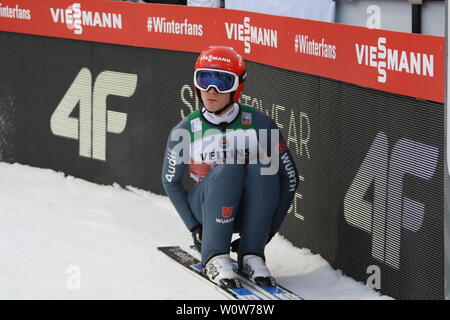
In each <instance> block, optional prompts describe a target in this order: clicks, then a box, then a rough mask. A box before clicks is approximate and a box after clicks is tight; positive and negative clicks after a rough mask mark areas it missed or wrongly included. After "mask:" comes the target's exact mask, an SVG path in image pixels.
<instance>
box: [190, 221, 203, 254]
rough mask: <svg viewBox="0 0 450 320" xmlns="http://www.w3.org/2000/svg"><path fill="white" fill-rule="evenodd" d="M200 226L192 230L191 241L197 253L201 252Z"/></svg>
mask: <svg viewBox="0 0 450 320" xmlns="http://www.w3.org/2000/svg"><path fill="white" fill-rule="evenodd" d="M202 230H203V228H202V226H201V225H200V224H199V225H198V226H195V227H194V228H192V230H191V233H192V239H193V240H194V246H195V248H196V249H197V250H198V252H201V250H202Z"/></svg>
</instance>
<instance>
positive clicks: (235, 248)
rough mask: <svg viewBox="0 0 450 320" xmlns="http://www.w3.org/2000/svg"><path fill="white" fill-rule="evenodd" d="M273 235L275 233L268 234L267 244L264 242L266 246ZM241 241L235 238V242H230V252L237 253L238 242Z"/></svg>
mask: <svg viewBox="0 0 450 320" xmlns="http://www.w3.org/2000/svg"><path fill="white" fill-rule="evenodd" d="M274 235H275V232H271V233H269V238H268V239H267V242H266V244H267V243H269V242H270V240H272V238H273V236H274ZM240 240H241V238H237V239H236V240H234V241H232V242H231V243H230V247H231V251H232V252H236V253H237V252H238V250H239V241H240Z"/></svg>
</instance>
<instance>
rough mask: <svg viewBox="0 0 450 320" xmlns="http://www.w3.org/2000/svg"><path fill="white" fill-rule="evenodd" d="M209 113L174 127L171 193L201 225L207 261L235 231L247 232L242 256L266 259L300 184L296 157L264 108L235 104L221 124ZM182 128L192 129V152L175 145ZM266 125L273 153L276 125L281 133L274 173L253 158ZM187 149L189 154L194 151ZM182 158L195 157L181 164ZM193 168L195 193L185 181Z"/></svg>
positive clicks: (167, 172) (168, 168) (166, 175)
mask: <svg viewBox="0 0 450 320" xmlns="http://www.w3.org/2000/svg"><path fill="white" fill-rule="evenodd" d="M203 111H204V109H203ZM206 115H208V113H207V112H206V113H203V112H202V111H201V110H197V111H194V112H193V113H191V114H190V115H189V116H188V117H186V118H184V119H183V120H182V121H180V123H178V125H177V126H175V127H174V128H173V129H172V131H171V134H170V136H169V139H168V142H167V149H166V157H165V159H164V164H163V169H162V182H163V185H164V188H165V190H166V193H167V195H168V196H169V198H170V200H171V201H172V203H173V205H174V206H175V208H176V210H177V212H178V213H179V215H180V217H181V218H182V220H183V222H184V223H185V225H186V227H187V228H188V229H189V230H191V231H192V229H194V228H195V227H196V226H198V225H202V227H203V232H202V246H201V260H202V263H203V264H206V262H207V261H208V260H209V259H211V258H212V257H214V256H216V255H219V254H224V253H229V251H230V242H231V238H232V235H233V233H236V232H239V233H240V237H241V239H240V243H239V250H238V257H239V259H241V258H242V257H243V256H244V255H246V254H255V255H259V256H261V257H263V258H264V248H265V245H266V243H267V240H268V238H269V234H275V233H276V232H277V231H278V230H279V228H280V226H281V224H282V222H283V219H284V217H285V216H286V213H287V211H288V209H289V206H290V204H291V201H292V199H293V197H294V193H295V190H296V189H297V186H298V173H297V169H296V167H295V163H294V160H293V158H292V156H291V154H290V152H289V150H288V148H287V147H286V144H285V142H284V140H283V138H282V136H281V132H280V130H279V129H278V127H277V125H276V124H275V122H274V121H273V119H271V118H270V117H269V116H267V115H266V114H264V113H263V112H261V111H259V110H258V109H255V108H253V107H250V106H247V105H243V104H237V103H236V104H235V105H234V106H233V107H232V108H231V110H229V111H227V113H226V115H225V117H224V119H227V120H228V122H223V123H220V124H216V123H214V122H212V120H211V119H209V120H208V117H206ZM177 129H181V131H182V132H188V135H189V139H190V141H189V151H185V149H183V150H184V151H183V150H182V151H181V152H180V151H178V152H175V151H174V148H175V146H176V145H177V144H178V143H179V142H180V141H178V140H176V141H172V139H171V137H172V134H173V133H175V132H176V130H177ZM260 129H266V130H267V131H266V132H267V134H266V135H265V137H264V139H266V140H267V143H266V144H265V145H266V146H267V148H266V150H265V151H266V154H267V155H268V156H269V157H270V156H271V148H270V146H271V134H270V133H271V131H270V129H276V131H278V132H279V141H277V142H276V146H277V149H276V151H275V152H276V153H277V155H274V156H277V157H278V161H279V166H278V170H277V171H275V174H268V175H267V174H261V169H262V168H264V167H265V168H267V167H269V166H270V164H267V162H265V163H264V162H263V161H259V160H260V159H252V157H253V158H254V155H255V154H258V153H257V150H258V146H259V147H260V146H261V141H260V134H261V132H263V131H264V130H260ZM178 132H180V131H178ZM242 135H244V136H245V139H242ZM239 136H240V138H241V139H240V140H239ZM236 141H245V143H244V144H243V143H239V142H236ZM184 152H189V157H186V154H184ZM181 158H183V159H189V161H184V162H182V161H181ZM251 160H253V161H251ZM186 162H187V163H186ZM187 168H189V171H190V175H191V177H192V178H193V179H194V180H195V181H196V182H197V184H196V185H195V187H194V188H193V190H192V191H191V192H187V191H186V190H185V189H184V188H183V185H182V178H183V174H184V173H185V171H186V169H187Z"/></svg>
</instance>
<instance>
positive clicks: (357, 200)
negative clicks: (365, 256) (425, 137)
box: [344, 132, 439, 269]
mask: <svg viewBox="0 0 450 320" xmlns="http://www.w3.org/2000/svg"><path fill="white" fill-rule="evenodd" d="M438 154H439V149H438V148H436V147H433V146H430V145H427V144H423V143H420V142H416V141H412V140H408V139H400V140H398V141H397V142H396V143H395V145H394V147H393V149H392V152H391V153H390V154H389V143H388V138H387V136H386V134H385V133H383V132H379V133H378V134H377V136H376V137H375V140H374V141H373V143H372V145H371V147H370V149H369V152H368V153H367V155H366V157H365V158H364V161H363V163H362V165H361V167H360V168H359V170H358V172H357V174H356V177H355V178H354V179H353V182H352V184H351V185H350V188H349V189H348V191H347V194H346V195H345V200H344V215H345V220H346V221H347V222H348V223H349V224H351V225H353V226H355V227H357V228H359V229H362V230H364V231H366V232H368V233H371V234H372V257H373V258H375V259H377V260H379V261H381V262H384V263H386V264H388V265H389V266H391V267H394V268H397V269H399V268H400V245H401V233H402V229H407V230H410V231H413V232H417V231H418V230H419V229H420V228H421V227H422V223H423V218H424V215H425V204H424V203H422V202H419V201H417V200H414V199H411V198H409V197H407V196H405V194H404V184H403V182H404V178H405V176H407V175H409V176H413V177H414V178H416V179H417V178H419V179H421V180H422V181H423V182H425V180H429V179H431V178H432V177H433V175H434V174H435V171H436V166H437V161H438ZM372 186H373V200H370V201H369V200H367V198H365V195H366V193H367V191H368V190H369V189H370V188H371V187H372Z"/></svg>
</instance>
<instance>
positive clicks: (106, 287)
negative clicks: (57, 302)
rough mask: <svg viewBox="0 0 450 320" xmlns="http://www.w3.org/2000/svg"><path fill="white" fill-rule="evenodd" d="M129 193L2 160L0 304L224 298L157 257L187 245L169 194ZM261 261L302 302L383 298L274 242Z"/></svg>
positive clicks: (303, 252) (313, 257)
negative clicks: (16, 301)
mask: <svg viewBox="0 0 450 320" xmlns="http://www.w3.org/2000/svg"><path fill="white" fill-rule="evenodd" d="M127 189H128V190H125V189H123V188H120V187H119V186H100V185H97V184H94V183H90V182H87V181H84V180H81V179H78V178H73V177H65V176H64V175H63V174H62V173H56V172H54V171H52V170H49V169H38V168H33V167H29V166H24V165H19V164H6V163H0V299H223V298H224V297H223V296H222V295H221V294H220V293H218V292H217V291H216V290H214V289H212V288H211V287H209V286H208V285H206V284H203V283H201V282H200V281H198V280H196V279H195V278H193V277H192V276H191V275H189V274H188V273H187V272H185V271H183V270H182V269H181V268H179V267H178V266H176V265H175V264H173V263H171V262H170V261H169V260H168V259H167V258H166V257H165V256H163V255H162V254H161V253H160V252H158V251H157V250H156V247H157V246H163V245H177V244H178V245H180V244H181V245H183V244H185V246H186V247H187V246H188V245H189V244H191V238H190V234H189V232H188V231H187V230H186V229H185V227H184V225H183V223H182V222H181V219H179V217H178V215H177V213H176V211H175V210H174V208H173V207H172V205H171V204H170V202H169V200H168V199H167V197H163V196H158V195H154V194H151V193H150V192H146V191H142V190H137V189H134V188H132V187H129V188H127ZM266 255H267V260H268V265H269V268H270V269H271V270H272V273H273V275H274V276H275V277H277V279H278V281H279V282H280V283H281V284H283V285H286V286H287V287H289V288H291V289H292V290H293V291H295V292H297V293H299V294H300V295H302V296H303V297H304V298H306V299H386V298H387V297H381V296H379V294H378V293H376V292H375V291H372V290H370V289H368V288H367V287H366V286H365V285H364V284H362V283H358V282H356V281H354V280H353V279H350V278H348V277H345V276H342V274H340V272H339V271H336V270H333V269H332V268H331V267H330V266H329V265H328V263H327V262H326V261H325V260H323V259H322V258H321V257H320V256H319V255H313V254H311V253H310V252H309V251H308V250H306V249H298V248H295V247H293V246H292V245H291V244H290V242H288V241H287V240H285V239H284V238H283V237H281V236H279V235H277V236H276V237H275V238H274V239H273V240H272V241H271V243H270V244H269V245H268V247H267V249H266ZM74 270H75V271H74ZM74 276H76V277H77V278H74ZM74 279H77V280H76V281H75V282H73V281H74ZM73 283H77V284H79V288H78V287H75V288H74V287H73Z"/></svg>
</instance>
